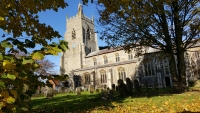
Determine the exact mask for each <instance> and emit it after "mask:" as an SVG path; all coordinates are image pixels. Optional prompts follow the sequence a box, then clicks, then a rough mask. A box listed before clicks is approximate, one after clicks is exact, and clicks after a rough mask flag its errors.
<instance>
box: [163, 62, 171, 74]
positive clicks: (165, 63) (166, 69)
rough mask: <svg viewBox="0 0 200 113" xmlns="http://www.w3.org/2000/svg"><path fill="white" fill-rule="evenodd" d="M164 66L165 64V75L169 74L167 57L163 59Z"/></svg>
mask: <svg viewBox="0 0 200 113" xmlns="http://www.w3.org/2000/svg"><path fill="white" fill-rule="evenodd" d="M164 66H165V74H166V75H168V74H170V72H169V62H168V59H165V60H164Z"/></svg>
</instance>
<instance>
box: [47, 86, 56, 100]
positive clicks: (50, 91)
mask: <svg viewBox="0 0 200 113" xmlns="http://www.w3.org/2000/svg"><path fill="white" fill-rule="evenodd" d="M53 95H54V91H53V88H52V87H48V88H47V91H46V98H53Z"/></svg>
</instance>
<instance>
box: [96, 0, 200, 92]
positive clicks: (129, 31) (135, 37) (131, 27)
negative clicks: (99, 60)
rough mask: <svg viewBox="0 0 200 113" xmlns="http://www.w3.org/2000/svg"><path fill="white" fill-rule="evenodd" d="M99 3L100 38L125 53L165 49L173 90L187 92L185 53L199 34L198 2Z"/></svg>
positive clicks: (142, 0) (103, 0)
mask: <svg viewBox="0 0 200 113" xmlns="http://www.w3.org/2000/svg"><path fill="white" fill-rule="evenodd" d="M98 4H99V8H98V12H99V15H100V18H99V25H100V26H101V27H102V29H103V30H102V32H101V33H100V34H101V39H104V40H105V41H106V42H107V43H108V45H110V46H123V47H124V48H125V49H126V50H130V48H134V47H136V46H148V47H152V48H156V49H160V50H162V51H163V52H164V53H165V54H166V56H167V57H168V58H169V61H170V62H169V65H170V67H171V68H170V71H171V74H172V79H173V85H174V86H173V88H174V90H175V91H180V92H182V91H184V90H185V88H186V73H185V71H186V65H185V62H184V53H185V51H186V50H187V49H188V48H190V47H192V46H193V45H194V44H195V43H196V42H197V41H198V40H195V39H198V38H199V34H200V6H199V0H112V1H111V0H98ZM175 56H176V58H175ZM176 59H177V64H176ZM176 70H178V71H176Z"/></svg>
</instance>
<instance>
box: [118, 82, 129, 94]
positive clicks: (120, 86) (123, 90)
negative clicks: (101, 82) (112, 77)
mask: <svg viewBox="0 0 200 113" xmlns="http://www.w3.org/2000/svg"><path fill="white" fill-rule="evenodd" d="M118 90H119V91H118V92H119V96H120V97H125V96H127V95H128V91H127V88H126V85H125V84H124V82H123V80H122V79H119V80H118Z"/></svg>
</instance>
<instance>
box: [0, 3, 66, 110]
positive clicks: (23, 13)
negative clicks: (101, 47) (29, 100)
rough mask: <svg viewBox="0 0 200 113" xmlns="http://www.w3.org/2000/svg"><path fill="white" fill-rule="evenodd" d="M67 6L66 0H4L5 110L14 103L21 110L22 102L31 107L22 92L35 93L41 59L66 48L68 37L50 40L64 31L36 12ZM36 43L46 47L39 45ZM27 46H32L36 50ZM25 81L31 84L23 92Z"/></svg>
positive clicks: (1, 61) (0, 22) (0, 20)
mask: <svg viewBox="0 0 200 113" xmlns="http://www.w3.org/2000/svg"><path fill="white" fill-rule="evenodd" d="M66 6H67V3H65V1H64V0H56V1H55V0H53V1H48V2H46V1H42V0H41V1H40V2H38V1H36V0H25V1H24V0H17V1H8V0H1V3H0V15H1V16H0V29H1V30H2V31H4V33H3V36H2V40H1V42H0V66H1V74H0V94H1V95H0V98H1V100H3V101H4V102H3V104H2V103H1V102H0V109H1V110H2V112H6V111H12V110H13V109H14V107H15V108H16V109H15V110H16V111H15V112H18V111H17V108H19V106H20V107H21V106H22V107H25V108H28V107H27V106H28V105H24V104H23V101H24V98H23V96H24V95H32V93H34V91H35V87H33V86H36V85H40V84H43V82H41V81H38V76H35V73H36V70H37V69H38V68H39V67H40V65H39V63H38V60H43V59H44V57H45V55H58V53H60V52H62V51H64V50H66V49H67V42H65V41H61V43H58V44H57V43H53V44H49V41H51V40H52V39H54V38H61V35H60V34H59V32H58V31H55V30H54V29H53V28H52V27H51V26H49V25H46V24H44V23H40V22H39V20H38V19H39V16H38V14H37V13H38V12H41V11H46V10H54V11H57V10H58V9H60V8H65V7H66ZM16 8H17V9H16ZM22 9H23V10H22ZM27 12H28V13H27ZM24 36H28V37H24ZM37 44H39V45H41V46H42V47H43V48H45V49H44V50H43V49H38V48H36V45H37ZM27 48H33V49H34V51H29V49H27ZM20 52H22V53H24V54H19V53H20ZM44 78H47V77H45V76H44ZM24 84H26V85H27V86H28V87H29V91H27V92H23V89H22V88H23V85H24ZM10 86H14V87H15V90H12V89H8V87H10ZM30 91H31V92H30ZM32 91H33V92H32ZM28 93H29V94H28ZM16 103H17V104H16ZM1 110H0V112H1ZM20 110H22V109H20Z"/></svg>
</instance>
